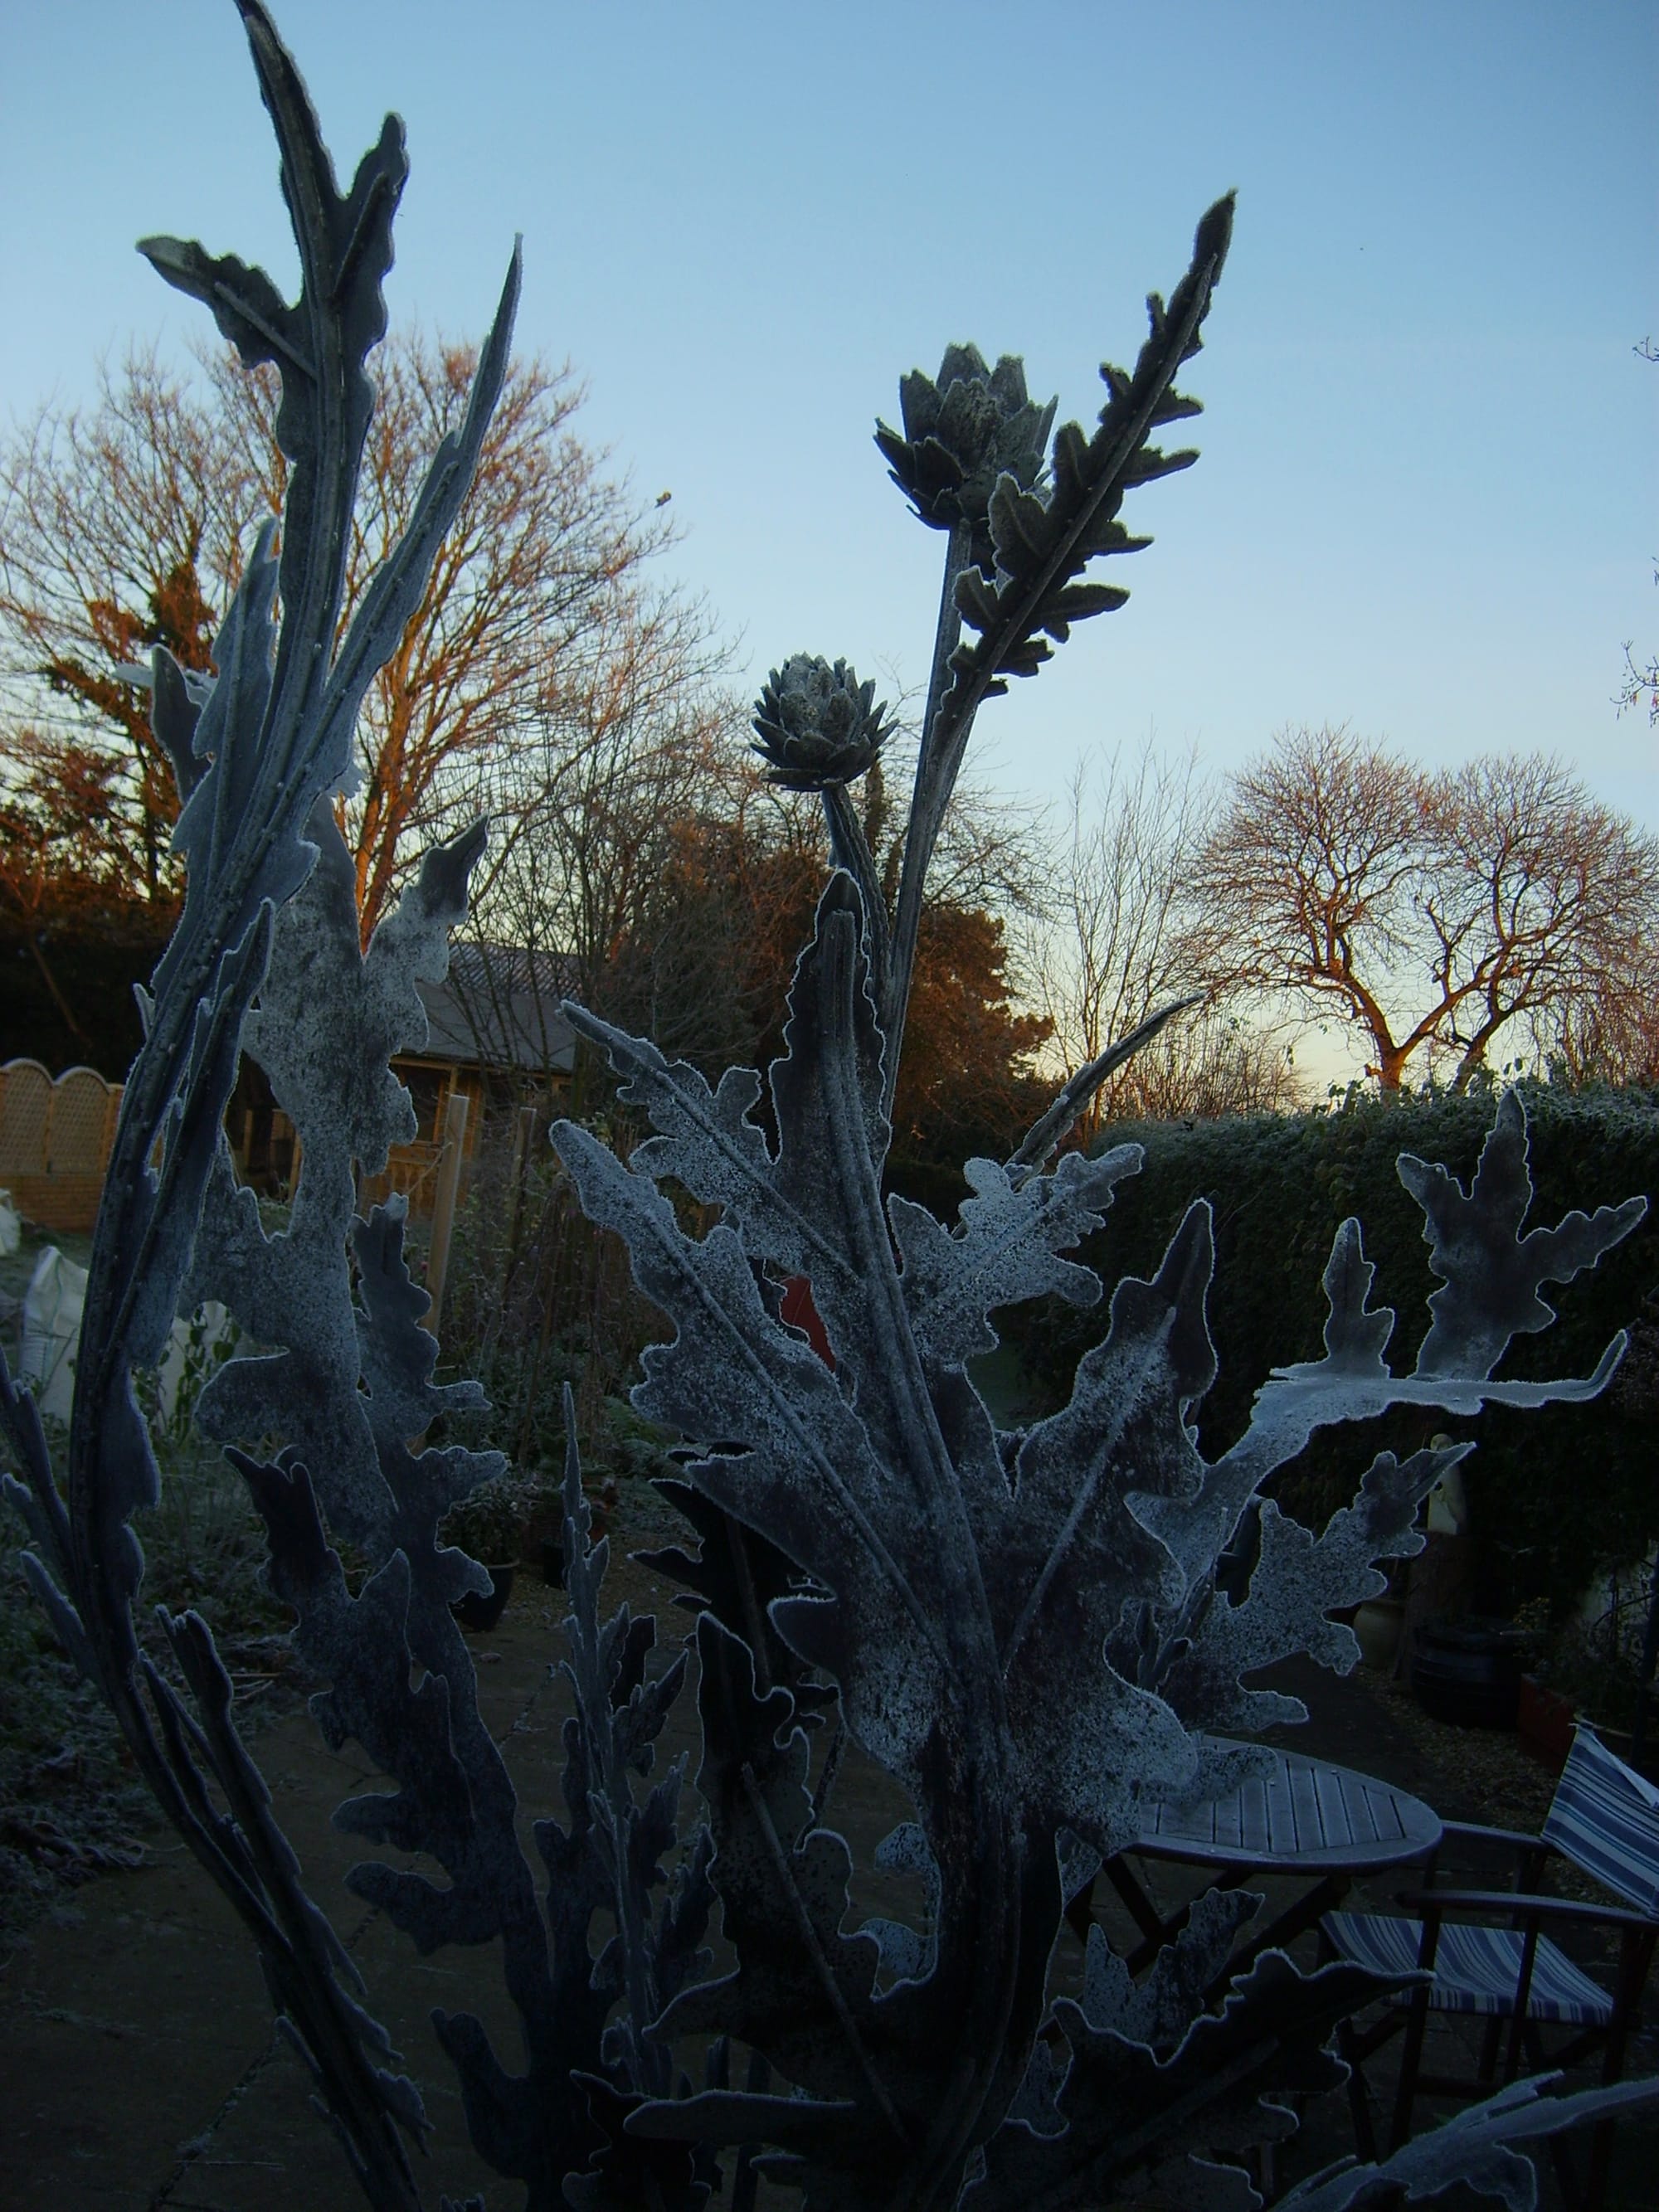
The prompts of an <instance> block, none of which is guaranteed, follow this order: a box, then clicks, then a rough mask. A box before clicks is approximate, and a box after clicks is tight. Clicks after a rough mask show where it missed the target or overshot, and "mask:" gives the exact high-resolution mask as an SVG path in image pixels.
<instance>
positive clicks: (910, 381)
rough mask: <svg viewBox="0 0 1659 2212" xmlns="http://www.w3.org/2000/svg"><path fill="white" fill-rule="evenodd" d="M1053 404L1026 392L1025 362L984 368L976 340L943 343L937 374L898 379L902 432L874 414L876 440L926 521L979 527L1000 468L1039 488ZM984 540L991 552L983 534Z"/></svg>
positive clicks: (1008, 357)
mask: <svg viewBox="0 0 1659 2212" xmlns="http://www.w3.org/2000/svg"><path fill="white" fill-rule="evenodd" d="M1055 404H1056V403H1055V402H1054V400H1052V399H1051V400H1050V401H1049V402H1048V405H1047V406H1046V407H1039V406H1038V405H1037V404H1036V402H1035V401H1034V400H1032V399H1030V398H1028V397H1027V394H1026V390H1025V365H1024V362H1022V361H1020V360H1018V358H1017V357H1016V356H1014V355H1012V354H1004V355H1003V356H1002V357H1001V359H1000V361H999V362H997V365H996V367H995V368H987V367H986V366H985V356H983V354H981V351H980V349H979V348H978V347H977V346H974V345H953V346H947V347H946V349H945V359H944V360H943V361H942V362H940V364H939V375H938V377H937V378H934V377H931V376H924V375H923V374H922V372H921V369H919V368H913V369H912V370H911V372H910V374H908V376H906V377H902V378H901V379H900V380H899V414H900V417H901V419H902V422H903V424H904V435H902V437H901V436H900V435H899V434H898V432H897V431H896V430H891V429H890V428H888V426H887V424H886V423H885V422H878V424H877V425H876V443H877V445H878V447H880V448H881V451H882V453H883V455H884V457H885V459H886V460H887V463H888V465H889V468H890V471H891V473H892V478H893V482H894V483H896V485H897V486H898V487H899V489H900V490H901V491H902V492H903V493H905V494H906V495H907V496H908V499H909V501H910V503H911V505H912V506H913V507H915V512H916V513H917V514H918V515H920V516H921V520H923V521H924V522H926V523H928V524H930V525H931V526H933V528H934V529H935V530H949V529H951V528H952V527H954V526H957V525H959V524H965V525H966V526H968V527H969V529H971V530H973V531H974V532H975V533H982V532H983V531H984V529H985V525H986V520H987V517H988V515H989V513H990V511H991V494H992V493H993V491H994V490H995V489H996V482H997V478H998V477H1000V476H1003V475H1005V474H1006V475H1008V476H1011V477H1013V479H1014V481H1015V483H1018V486H1019V488H1020V489H1021V490H1022V491H1034V490H1035V489H1036V487H1037V484H1038V483H1039V482H1040V481H1041V478H1042V465H1043V453H1044V450H1045V448H1046V447H1047V446H1048V432H1049V430H1050V428H1052V426H1053V423H1054V407H1055ZM984 544H985V549H986V550H987V552H988V550H989V549H990V540H989V538H988V537H987V538H985V540H984Z"/></svg>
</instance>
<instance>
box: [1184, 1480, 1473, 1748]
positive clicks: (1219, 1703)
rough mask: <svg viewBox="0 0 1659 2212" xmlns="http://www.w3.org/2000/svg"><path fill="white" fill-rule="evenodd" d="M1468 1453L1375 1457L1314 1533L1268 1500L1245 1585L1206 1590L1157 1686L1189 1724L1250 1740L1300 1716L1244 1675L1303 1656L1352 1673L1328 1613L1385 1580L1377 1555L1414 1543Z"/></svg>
mask: <svg viewBox="0 0 1659 2212" xmlns="http://www.w3.org/2000/svg"><path fill="white" fill-rule="evenodd" d="M1473 1449H1474V1446H1473V1444H1467V1443H1464V1444H1448V1445H1442V1446H1440V1447H1438V1448H1431V1449H1425V1450H1422V1451H1419V1452H1413V1455H1412V1456H1411V1457H1410V1458H1409V1459H1408V1460H1406V1461H1404V1462H1401V1461H1400V1460H1398V1459H1396V1458H1395V1455H1394V1454H1393V1453H1392V1452H1379V1453H1378V1454H1377V1455H1376V1459H1375V1460H1374V1461H1373V1462H1371V1465H1370V1468H1368V1469H1367V1470H1366V1474H1365V1477H1364V1481H1363V1482H1362V1483H1361V1485H1360V1490H1359V1495H1358V1498H1356V1499H1355V1501H1354V1503H1353V1504H1352V1505H1345V1506H1343V1507H1341V1508H1340V1509H1339V1510H1338V1511H1336V1512H1335V1513H1334V1514H1333V1515H1332V1516H1331V1517H1330V1519H1329V1521H1328V1522H1327V1523H1326V1524H1325V1528H1324V1532H1323V1534H1321V1535H1319V1536H1315V1535H1314V1534H1313V1533H1312V1531H1311V1530H1310V1529H1307V1528H1304V1527H1303V1526H1302V1524H1301V1523H1300V1522H1297V1521H1292V1520H1291V1519H1289V1518H1288V1517H1287V1516H1285V1514H1284V1513H1282V1512H1281V1511H1280V1510H1279V1507H1278V1506H1277V1505H1276V1504H1274V1503H1273V1499H1272V1498H1266V1499H1264V1500H1263V1501H1262V1504H1261V1518H1260V1524H1259V1525H1260V1531H1261V1548H1260V1551H1259V1553H1258V1556H1257V1559H1256V1562H1255V1567H1254V1568H1253V1570H1252V1571H1251V1575H1250V1582H1249V1590H1248V1592H1247V1593H1246V1595H1245V1596H1244V1597H1243V1600H1242V1601H1239V1602H1237V1603H1235V1602H1233V1601H1231V1600H1230V1599H1229V1598H1228V1597H1227V1596H1226V1595H1225V1593H1224V1592H1222V1591H1220V1590H1217V1591H1216V1592H1215V1593H1214V1595H1213V1596H1212V1599H1211V1601H1210V1604H1209V1607H1208V1609H1207V1610H1206V1613H1205V1614H1204V1616H1203V1620H1202V1623H1201V1626H1199V1628H1198V1629H1197V1631H1196V1632H1195V1634H1194V1637H1193V1638H1192V1639H1191V1641H1190V1643H1189V1644H1187V1646H1186V1648H1185V1649H1183V1650H1182V1652H1181V1654H1180V1656H1178V1657H1176V1659H1175V1660H1174V1661H1173V1663H1172V1664H1171V1666H1170V1670H1169V1672H1168V1674H1167V1675H1166V1676H1165V1678H1164V1680H1163V1681H1162V1682H1161V1684H1160V1686H1161V1688H1162V1690H1163V1692H1164V1696H1165V1697H1167V1698H1168V1699H1170V1703H1171V1704H1172V1705H1174V1706H1175V1707H1176V1711H1178V1712H1179V1713H1180V1714H1181V1716H1182V1718H1183V1719H1184V1720H1185V1721H1186V1722H1187V1723H1188V1726H1189V1727H1194V1728H1206V1729H1225V1730H1230V1731H1233V1732H1237V1733H1248V1734H1252V1735H1254V1734H1258V1733H1259V1732H1260V1731H1261V1730H1262V1729H1268V1728H1277V1727H1280V1726H1282V1725H1284V1724H1285V1723H1287V1722H1292V1723H1293V1722H1297V1721H1302V1720H1305V1719H1306V1718H1307V1708H1306V1706H1305V1705H1304V1704H1303V1703H1302V1700H1301V1699H1299V1698H1293V1697H1290V1696H1288V1695H1286V1694H1285V1693H1284V1692H1280V1691H1276V1690H1249V1689H1245V1688H1244V1687H1243V1685H1242V1683H1241V1680H1240V1677H1241V1676H1243V1675H1245V1674H1254V1673H1255V1672H1256V1671H1257V1670H1258V1669H1259V1668H1263V1667H1271V1666H1272V1665H1273V1663H1274V1662H1275V1661H1277V1660H1279V1659H1285V1658H1289V1657H1290V1656H1292V1655H1293V1654H1294V1653H1297V1652H1301V1651H1305V1652H1306V1653H1307V1654H1308V1655H1309V1656H1310V1658H1313V1659H1316V1660H1317V1661H1318V1662H1319V1664H1320V1665H1321V1666H1322V1667H1328V1668H1331V1669H1332V1671H1333V1672H1334V1673H1335V1674H1347V1673H1349V1672H1350V1670H1351V1669H1352V1667H1353V1665H1354V1663H1355V1662H1356V1661H1357V1660H1358V1656H1359V1646H1358V1644H1357V1643H1356V1641H1355V1639H1354V1635H1353V1631H1352V1629H1351V1628H1348V1627H1346V1626H1344V1625H1343V1624H1342V1623H1341V1622H1340V1621H1334V1620H1331V1619H1329V1617H1328V1616H1329V1615H1330V1614H1331V1613H1334V1612H1335V1611H1336V1610H1337V1609H1338V1608H1339V1607H1345V1606H1353V1605H1358V1604H1359V1603H1361V1602H1362V1601H1364V1599H1366V1598H1368V1597H1376V1595H1379V1593H1380V1592H1381V1591H1382V1590H1383V1589H1384V1588H1385V1587H1386V1583H1385V1580H1384V1577H1383V1575H1382V1574H1381V1573H1380V1572H1379V1571H1377V1569H1376V1567H1375V1566H1374V1565H1372V1562H1373V1561H1374V1560H1376V1559H1403V1558H1408V1557H1410V1556H1411V1555H1412V1554H1413V1553H1416V1552H1419V1551H1421V1550H1422V1548H1423V1539H1422V1537H1421V1535H1420V1534H1418V1533H1417V1531H1416V1528H1415V1526H1414V1524H1415V1522H1416V1520H1417V1515H1418V1509H1419V1506H1420V1505H1421V1504H1422V1501H1423V1500H1424V1498H1426V1497H1427V1495H1428V1493H1429V1492H1430V1491H1431V1489H1432V1488H1433V1487H1434V1486H1435V1484H1436V1483H1437V1481H1438V1480H1440V1478H1441V1477H1442V1476H1443V1474H1445V1473H1446V1472H1447V1470H1448V1469H1449V1468H1453V1467H1455V1466H1456V1465H1457V1463H1458V1462H1459V1461H1460V1460H1462V1459H1464V1458H1466V1457H1467V1456H1468V1454H1469V1453H1470V1452H1471V1451H1472V1450H1473Z"/></svg>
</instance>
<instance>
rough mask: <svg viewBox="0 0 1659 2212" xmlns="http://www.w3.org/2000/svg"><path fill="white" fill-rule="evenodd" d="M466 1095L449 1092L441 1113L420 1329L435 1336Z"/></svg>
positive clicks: (463, 1142)
mask: <svg viewBox="0 0 1659 2212" xmlns="http://www.w3.org/2000/svg"><path fill="white" fill-rule="evenodd" d="M466 1104H467V1101H466V1093H465V1091H451V1092H450V1094H449V1103H448V1106H447V1109H445V1113H444V1148H443V1152H442V1155H441V1158H440V1159H439V1162H438V1187H437V1193H436V1195H435V1199H434V1200H433V1206H432V1241H431V1243H429V1244H428V1246H427V1249H426V1287H427V1290H428V1292H429V1293H430V1295H431V1298H432V1304H431V1307H430V1309H429V1310H428V1313H427V1316H426V1318H425V1319H424V1321H423V1322H422V1324H421V1326H422V1328H427V1329H430V1331H431V1332H432V1334H433V1335H434V1336H436V1334H438V1320H439V1316H440V1315H441V1313H442V1311H443V1303H444V1277H445V1276H446V1275H447V1273H448V1272H449V1239H450V1235H451V1232H452V1231H453V1229H454V1226H455V1194H456V1192H457V1190H458V1189H459V1187H460V1181H461V1154H462V1152H464V1151H465V1146H466Z"/></svg>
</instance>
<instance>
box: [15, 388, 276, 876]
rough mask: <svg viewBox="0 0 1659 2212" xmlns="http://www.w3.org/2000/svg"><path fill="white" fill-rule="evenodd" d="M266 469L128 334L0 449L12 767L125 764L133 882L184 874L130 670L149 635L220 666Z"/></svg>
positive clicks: (164, 766)
mask: <svg viewBox="0 0 1659 2212" xmlns="http://www.w3.org/2000/svg"><path fill="white" fill-rule="evenodd" d="M271 500H272V493H271V489H270V486H269V484H268V483H267V482H266V480H265V475H264V473H263V472H262V471H260V470H259V469H258V468H257V467H250V466H249V465H248V462H247V457H246V455H244V454H243V453H240V452H239V451H238V450H237V449H236V447H235V446H234V444H233V442H232V441H230V440H229V439H228V438H227V436H226V435H225V425H224V423H223V422H222V420H221V419H220V418H219V417H218V416H217V414H216V410H215V407H214V405H213V404H212V400H211V398H210V396H209V395H207V394H204V392H203V391H202V390H201V388H200V387H199V386H195V385H192V384H191V383H189V382H187V381H186V380H184V379H182V378H180V377H179V376H178V375H177V374H174V372H173V370H171V369H169V368H167V367H166V366H165V365H164V364H163V363H162V362H161V361H160V360H159V359H158V357H157V356H156V354H155V350H154V349H153V348H151V347H147V346H142V345H139V346H134V347H131V348H130V349H129V350H128V351H127V353H126V354H125V356H123V357H122V359H121V362H120V363H119V365H118V367H116V366H112V364H111V363H110V362H108V361H106V362H103V363H102V364H101V365H100V368H99V372H98V382H97V390H96V396H95V398H94V400H93V401H92V402H91V403H90V404H88V406H86V407H84V408H73V407H72V408H59V407H54V406H51V405H48V406H44V407H41V408H40V409H39V410H37V411H36V413H35V414H34V416H33V418H32V419H31V420H30V421H29V422H27V423H26V424H25V426H24V427H23V428H22V429H21V431H19V432H18V433H17V435H15V436H14V437H13V438H12V439H11V441H9V443H8V444H7V445H6V446H5V447H3V448H0V660H3V665H0V674H3V678H4V679H5V681H6V688H7V695H8V696H7V704H8V706H9V708H10V710H11V712H10V714H9V717H8V719H9V721H10V722H11V724H12V727H13V730H14V732H27V743H25V742H24V740H23V738H21V737H19V736H14V737H12V738H9V740H8V742H7V745H6V756H7V758H6V767H7V768H8V769H9V770H12V771H14V772H13V773H11V774H9V775H8V776H7V781H9V782H10V783H12V784H14V786H15V783H16V782H17V781H18V777H17V775H16V774H15V771H16V769H18V767H19V764H20V756H25V757H26V759H27V765H26V768H25V769H24V771H23V772H24V774H25V775H27V776H28V777H30V778H33V780H34V782H35V785H36V787H37V789H38V788H40V787H41V785H42V780H43V779H44V782H45V784H46V785H50V783H51V781H52V777H53V763H54V762H57V763H59V764H60V769H61V781H63V783H64V787H65V789H66V790H70V791H72V789H73V788H74V787H75V785H76V781H78V776H79V771H78V769H77V765H76V762H77V757H84V756H85V755H86V754H87V753H88V750H91V751H92V752H94V753H96V754H98V755H99V756H100V757H103V758H105V759H106V760H108V761H110V762H111V763H113V764H114V766H115V768H116V769H117V770H118V772H117V773H115V774H113V775H111V776H110V777H109V778H108V779H106V794H105V797H106V807H107V810H108V812H107V817H106V818H107V819H108V820H109V821H110V823H112V828H113V829H115V830H116V831H117V833H118V841H119V842H122V843H124V844H125V848H126V849H127V850H128V851H129V852H130V853H131V855H132V856H133V860H134V863H135V866H134V867H133V871H132V881H131V885H130V890H131V893H132V894H133V895H136V896H140V897H144V898H149V899H150V900H155V899H158V898H159V899H166V898H168V897H170V896H172V895H173V892H174V890H176V883H175V879H174V874H173V870H172V867H171V865H170V862H169V858H168V852H167V844H168V838H169V836H170V833H171V829H172V824H173V817H174V815H175V814H176V812H177V811H178V801H177V797H176V794H175V792H174V788H173V769H172V765H171V763H169V761H168V760H167V756H166V754H165V752H164V751H163V750H162V749H161V746H160V745H158V744H156V742H155V738H154V737H153V735H152V734H151V731H150V726H149V700H148V697H147V696H146V694H145V693H144V691H143V690H142V688H140V687H139V686H137V685H136V684H133V683H131V681H129V680H127V679H125V678H124V677H123V676H122V674H121V672H120V671H121V670H122V669H123V667H124V666H125V665H128V664H131V663H132V662H133V661H135V660H137V659H139V658H140V657H141V656H142V655H143V653H146V652H147V651H148V649H149V647H151V646H154V645H165V646H166V647H167V648H168V650H169V651H170V652H171V653H173V656H174V657H175V659H178V660H179V662H180V663H181V664H182V665H184V666H185V667H186V668H190V669H194V670H198V671H199V670H204V669H206V668H207V667H209V666H210V663H211V653H212V645H213V635H214V631H215V630H216V628H217V625H218V621H219V617H220V616H221V615H222V612H223V611H224V610H225V608H226V607H227V606H228V605H229V603H230V595H231V593H232V592H233V591H234V589H235V587H236V585H237V582H238V580H240V575H241V563H242V558H243V555H244V553H245V550H246V545H247V544H248V542H249V541H250V539H251V538H252V532H253V529H254V526H255V524H256V523H257V522H258V520H259V519H260V518H261V517H262V516H263V515H264V514H265V513H269V512H270V510H271Z"/></svg>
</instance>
